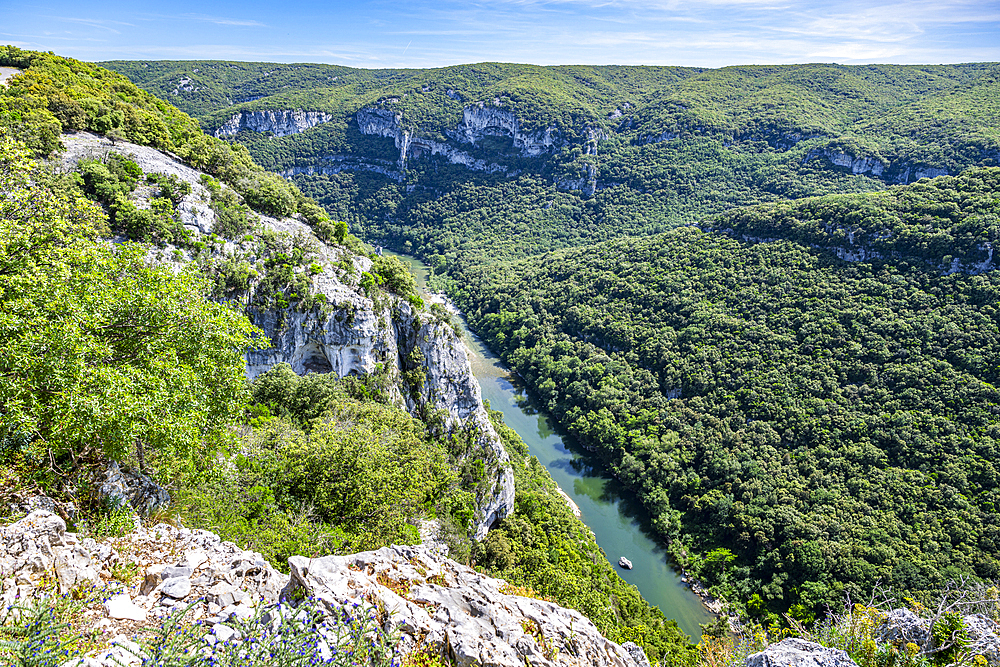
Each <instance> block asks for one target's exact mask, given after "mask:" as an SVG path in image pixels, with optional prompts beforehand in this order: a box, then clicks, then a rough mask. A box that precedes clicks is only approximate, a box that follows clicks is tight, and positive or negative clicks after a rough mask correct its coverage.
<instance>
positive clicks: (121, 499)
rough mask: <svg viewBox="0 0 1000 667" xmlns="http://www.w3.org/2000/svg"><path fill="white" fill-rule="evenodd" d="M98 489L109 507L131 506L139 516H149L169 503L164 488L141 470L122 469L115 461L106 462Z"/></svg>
mask: <svg viewBox="0 0 1000 667" xmlns="http://www.w3.org/2000/svg"><path fill="white" fill-rule="evenodd" d="M98 491H99V493H100V496H101V498H102V499H103V501H104V502H105V503H106V504H107V505H108V506H109V507H131V508H132V510H133V511H135V512H136V513H137V514H139V515H140V516H149V515H150V514H152V513H153V512H155V511H157V510H159V509H163V508H165V507H167V505H169V504H170V494H169V493H168V492H167V490H166V489H164V488H163V487H162V486H160V485H159V484H157V483H156V482H154V481H153V480H152V479H150V478H149V477H147V476H146V475H143V474H142V473H141V472H138V471H136V470H131V469H129V468H126V469H124V470H123V469H122V468H121V466H119V465H118V463H117V462H116V461H112V462H111V463H109V464H108V467H107V469H106V470H105V472H104V482H103V483H102V484H101V486H100V488H99V489H98Z"/></svg>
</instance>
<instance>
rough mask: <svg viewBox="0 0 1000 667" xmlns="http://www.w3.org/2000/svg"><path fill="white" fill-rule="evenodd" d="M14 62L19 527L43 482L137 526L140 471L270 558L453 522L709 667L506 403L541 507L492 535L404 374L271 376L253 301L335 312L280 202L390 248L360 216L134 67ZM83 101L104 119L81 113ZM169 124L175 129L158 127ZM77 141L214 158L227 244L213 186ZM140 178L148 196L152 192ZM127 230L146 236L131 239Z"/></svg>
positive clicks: (528, 498)
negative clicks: (170, 100) (542, 458)
mask: <svg viewBox="0 0 1000 667" xmlns="http://www.w3.org/2000/svg"><path fill="white" fill-rule="evenodd" d="M0 62H2V63H3V64H4V65H10V66H16V67H19V68H22V69H23V70H24V71H23V72H22V73H21V74H19V75H18V76H17V77H15V78H14V79H13V80H12V82H11V85H10V86H8V87H0V103H2V104H3V105H4V106H3V108H4V109H6V110H7V111H8V113H7V115H0V195H2V196H0V333H2V334H3V335H2V338H3V343H2V344H0V378H2V379H3V382H0V516H4V517H8V518H9V514H8V513H9V509H8V503H9V502H10V501H11V500H12V499H14V498H16V497H18V496H19V495H21V494H25V493H36V492H43V493H46V494H49V495H51V496H52V497H55V498H57V499H61V500H71V501H73V502H75V503H77V504H78V505H79V507H80V510H81V514H80V515H79V516H78V517H77V519H76V520H77V521H78V522H80V523H81V525H82V523H84V522H86V523H93V524H101V523H102V522H103V523H105V524H107V523H113V522H116V521H117V522H119V523H122V520H121V519H120V518H117V517H116V516H112V515H109V514H108V513H109V512H112V511H113V510H112V509H110V508H108V507H106V506H104V505H102V504H101V503H100V502H99V500H98V494H97V491H96V489H97V487H98V484H97V482H96V480H97V479H98V478H99V476H100V474H101V470H102V469H103V467H104V465H105V464H106V462H107V461H108V460H116V461H121V462H123V463H126V464H128V465H132V466H135V467H136V468H139V469H142V470H145V471H146V472H148V473H149V474H151V475H154V476H155V478H156V479H157V480H158V481H159V482H160V483H162V484H165V485H168V486H169V487H170V488H171V491H172V495H173V498H174V506H173V509H172V512H173V513H175V514H176V515H177V516H178V517H180V519H181V520H182V521H184V523H185V524H186V525H189V526H192V527H205V528H210V529H212V530H215V531H217V532H219V533H220V534H221V535H222V536H223V537H224V538H225V539H231V540H233V541H235V542H237V543H239V544H240V545H242V546H244V547H250V548H253V549H255V550H259V551H260V552H262V553H263V554H264V555H265V556H266V557H267V558H268V559H269V560H270V561H271V562H272V563H273V564H275V565H276V566H277V567H279V568H283V567H285V559H287V557H288V556H290V555H293V554H305V555H322V554H326V553H349V552H354V551H358V550H364V549H374V548H378V547H381V546H384V545H387V544H391V543H415V542H418V541H419V540H420V537H419V535H418V533H417V529H416V527H415V526H416V525H417V523H418V522H419V521H420V520H423V519H427V518H436V519H437V520H438V521H439V522H441V524H442V535H443V537H444V538H445V539H446V540H447V542H448V543H449V545H450V547H451V549H452V556H453V557H454V558H456V559H459V560H462V561H464V562H466V563H470V564H478V565H479V567H481V568H483V569H484V570H485V571H486V572H489V573H491V574H494V575H497V576H504V577H505V578H506V579H507V580H508V581H509V582H511V584H513V585H516V586H522V587H525V588H524V590H523V592H524V593H526V594H531V595H544V596H546V597H548V598H550V599H552V600H554V601H556V602H559V603H561V604H564V605H567V606H571V607H574V608H577V609H580V610H581V611H582V612H583V613H585V614H586V615H588V616H589V617H590V618H591V619H592V620H593V621H594V623H595V624H596V625H597V626H598V627H599V628H600V629H601V631H602V632H603V633H604V634H606V635H607V636H609V637H611V638H613V639H617V640H619V641H624V640H626V639H631V640H634V641H637V642H639V643H640V644H642V645H643V646H644V647H645V649H646V650H647V652H648V654H649V655H650V656H651V657H653V658H654V659H663V660H666V661H669V662H671V663H673V664H677V665H686V664H691V663H692V662H693V660H694V659H695V658H696V653H695V652H694V650H693V646H692V645H691V644H690V642H689V640H688V638H687V637H685V635H684V634H683V633H682V632H681V631H680V629H679V628H678V627H677V625H676V623H674V622H673V621H670V620H667V619H665V618H664V617H663V615H662V614H661V613H660V612H659V610H657V609H655V608H653V607H650V605H649V604H648V603H647V602H646V601H645V600H643V599H642V597H641V595H640V594H639V592H638V591H637V590H636V589H635V587H633V586H631V585H629V584H626V583H625V582H624V581H623V580H622V579H621V578H620V577H618V575H617V573H616V572H615V571H614V568H613V567H612V566H611V565H610V563H609V562H608V561H607V558H606V557H605V556H604V554H603V553H602V552H601V550H600V548H599V547H598V545H597V544H596V542H595V540H594V537H593V534H592V533H591V532H590V531H589V530H588V529H587V528H586V526H584V525H583V524H582V523H581V522H580V520H579V519H577V518H576V517H574V516H573V515H572V513H571V512H570V511H569V509H568V508H567V507H566V505H565V504H564V502H563V500H562V499H561V498H560V497H559V496H558V495H557V494H556V492H555V484H554V482H553V481H552V479H551V478H550V477H549V476H548V473H547V472H546V471H545V470H544V468H542V467H541V466H540V464H539V463H538V461H537V460H535V459H532V458H529V457H527V451H526V448H525V446H524V444H523V443H522V442H521V441H520V439H519V438H518V436H517V434H516V433H514V432H513V431H512V430H511V429H509V428H507V427H505V426H504V425H503V424H502V421H501V418H500V415H499V414H498V413H493V414H492V415H491V417H492V418H493V419H494V421H495V424H496V426H497V429H498V431H499V432H500V433H501V434H502V435H503V439H504V444H505V446H506V447H507V448H508V449H509V450H510V451H511V452H512V453H516V454H517V455H518V456H515V457H514V458H515V462H514V463H515V473H516V478H517V484H516V495H515V498H516V505H517V507H516V509H515V511H514V513H513V514H511V515H510V516H509V517H508V518H507V519H506V520H505V521H504V522H502V524H501V528H500V529H499V532H496V534H495V535H494V536H493V537H491V538H490V539H489V540H487V541H486V542H484V543H483V544H473V543H471V542H470V540H469V538H468V523H469V520H470V519H471V516H472V509H471V508H472V504H473V503H474V496H473V495H472V494H471V492H470V489H469V483H468V480H466V479H465V478H464V470H463V469H462V468H461V466H459V465H458V464H457V462H456V459H455V457H454V455H453V453H452V449H453V448H454V447H455V446H456V443H455V439H454V438H452V437H450V436H449V435H448V434H445V433H442V432H441V430H440V429H438V428H430V427H428V425H427V424H425V423H424V422H423V421H421V420H420V419H417V418H414V417H412V416H411V415H409V414H407V413H406V412H404V411H402V410H401V409H399V408H398V407H395V406H393V405H392V401H391V400H390V399H389V387H388V386H387V384H386V383H387V382H388V380H387V376H386V375H385V374H384V373H383V374H378V373H377V374H374V375H371V376H365V377H350V378H345V379H342V380H341V379H337V378H335V377H332V376H328V375H316V374H312V375H308V376H305V377H302V378H300V377H298V376H296V375H295V374H294V373H293V372H292V371H291V370H290V368H289V367H287V366H278V367H276V368H274V369H272V370H271V371H270V372H269V373H266V374H264V375H263V376H261V377H260V378H258V379H257V380H256V381H255V382H254V383H252V384H250V383H247V381H246V375H245V368H246V367H245V363H246V362H245V358H244V352H245V351H246V349H247V348H248V347H256V346H260V345H267V344H268V342H267V341H266V339H262V338H261V336H260V334H261V332H260V331H259V330H257V329H256V328H255V327H253V326H251V324H250V322H249V321H248V319H247V317H246V311H245V308H251V309H258V310H262V309H268V308H277V309H288V308H298V309H300V310H310V309H317V310H319V311H321V312H327V313H328V314H329V311H328V310H324V309H331V308H333V307H334V306H333V305H332V304H326V303H323V302H322V301H320V300H317V299H315V298H314V297H313V296H312V295H311V294H310V287H309V276H310V275H311V273H310V272H311V271H312V270H313V267H316V266H318V265H315V264H312V262H314V261H315V260H317V259H319V255H317V250H316V248H315V247H313V246H312V244H310V243H308V242H305V241H303V240H302V239H298V238H296V239H287V238H283V237H282V236H281V235H278V234H276V233H275V232H274V231H273V230H267V229H266V228H265V227H263V226H262V224H261V221H260V219H259V216H258V213H257V212H259V213H263V214H269V215H289V214H296V215H298V216H299V217H300V218H301V219H303V220H304V221H306V222H308V223H310V224H312V226H313V229H314V231H315V232H316V233H317V235H318V236H320V237H321V238H326V239H327V240H328V242H330V243H332V244H341V245H345V246H347V249H350V250H353V251H354V252H358V253H370V249H368V248H365V247H364V246H363V245H362V244H361V243H360V242H359V241H358V239H357V238H355V237H353V236H352V235H350V234H348V233H347V228H346V226H345V225H343V224H342V223H339V224H338V223H334V222H333V221H332V220H331V219H330V217H329V216H328V215H327V214H326V213H324V212H323V211H322V210H321V209H320V208H319V207H318V206H317V205H316V203H315V202H314V201H312V200H310V199H309V198H308V197H306V196H305V195H303V194H302V193H301V192H300V191H299V190H298V189H297V188H295V187H294V186H292V185H290V184H288V183H286V182H285V181H283V180H281V179H280V178H277V177H276V176H274V175H273V174H269V173H267V172H264V171H263V170H262V169H261V168H260V167H259V166H257V164H256V163H254V162H253V160H252V159H251V158H250V157H249V155H248V154H247V153H246V152H245V151H244V150H242V148H241V147H240V146H238V145H236V146H230V145H228V144H226V143H224V142H222V141H220V140H217V139H213V138H211V137H206V136H205V135H203V134H201V133H200V130H199V129H198V127H197V125H196V124H194V122H193V121H192V120H191V119H190V118H189V117H187V116H186V115H185V114H183V113H182V112H180V111H178V110H177V109H175V108H173V107H171V106H169V105H167V104H164V103H162V102H160V101H159V100H156V99H155V98H153V97H151V96H149V95H147V94H146V93H144V92H142V91H139V90H138V89H136V88H135V87H134V86H133V85H132V84H131V83H129V82H128V81H126V80H125V79H124V78H123V77H121V76H120V75H116V74H114V73H112V72H108V71H106V70H103V69H101V68H100V67H96V66H94V65H90V64H87V63H80V62H78V61H73V60H68V59H63V58H59V57H58V56H53V55H51V54H39V53H32V52H25V51H20V50H18V49H15V48H13V47H5V49H4V50H3V51H2V53H0ZM63 97H65V98H66V99H63ZM66 100H70V101H66ZM59 105H64V106H66V107H67V108H73V109H76V108H77V106H74V105H78V107H79V109H82V110H83V111H82V112H81V113H79V114H75V115H74V114H71V115H70V116H69V117H70V118H71V119H72V120H71V121H65V122H64V119H62V118H61V117H60V116H59V115H58V114H57V110H58V109H59V108H61V107H60V106H59ZM26 110H27V111H30V113H27V112H26ZM98 112H100V113H98ZM140 112H143V113H140ZM144 114H145V115H144ZM105 116H107V119H105V120H101V119H102V118H104V117H105ZM133 118H135V119H139V120H138V121H137V122H138V124H137V125H135V124H132V121H131V120H130V119H133ZM161 125H162V127H166V128H174V129H173V130H170V131H167V132H166V133H165V134H164V133H159V134H158V133H156V132H153V131H151V130H150V131H147V130H146V129H143V128H147V129H148V128H150V127H152V128H159V127H161ZM63 130H67V131H72V130H88V131H93V132H98V133H102V134H105V135H106V136H108V137H112V138H114V140H115V141H116V142H120V141H123V140H128V141H131V142H135V143H139V144H147V145H152V146H154V147H157V148H161V149H169V150H171V151H173V152H174V153H176V154H178V155H181V156H183V157H184V158H185V159H186V160H187V161H188V162H189V163H190V164H192V165H194V166H201V167H203V168H205V167H206V164H207V166H208V167H213V169H211V170H210V171H211V172H212V173H213V174H214V175H215V176H216V178H213V177H212V176H209V175H207V174H206V175H204V176H203V177H202V184H203V185H205V186H206V188H207V189H208V191H209V194H210V199H207V200H206V203H207V204H208V205H209V206H210V207H211V208H212V209H213V210H214V212H215V214H216V221H217V222H216V229H215V230H214V232H217V233H213V234H211V235H209V236H199V235H197V234H196V233H192V232H191V230H190V229H186V228H185V227H184V226H183V225H181V224H180V218H179V216H178V213H177V205H178V202H179V201H180V200H181V199H182V198H183V197H184V196H185V195H186V194H189V193H190V192H191V186H190V184H188V183H186V182H183V181H181V180H179V179H177V178H176V177H168V176H166V175H163V174H145V173H143V171H142V169H141V168H140V167H139V165H138V164H137V163H136V162H135V161H134V160H133V159H131V158H130V157H129V156H128V155H127V148H126V147H122V151H123V152H115V151H114V150H112V151H110V152H108V153H107V155H105V156H104V157H102V158H95V159H88V160H82V161H81V162H80V163H79V164H78V165H77V167H76V168H75V169H74V170H73V171H70V172H68V173H67V172H62V171H60V170H55V169H53V168H52V167H51V166H50V165H48V164H46V163H45V162H42V161H37V160H34V159H32V156H43V157H44V156H47V155H48V154H49V152H50V151H52V150H54V149H57V147H58V142H59V137H60V133H61V131H63ZM205 156H208V158H206V157H205ZM209 158H211V159H209ZM206 160H207V163H206ZM222 183H228V184H229V185H230V186H232V187H231V188H225V187H223V185H222ZM140 186H141V187H142V188H143V189H145V190H146V191H147V192H148V193H149V207H148V208H145V207H139V206H137V205H136V203H135V201H134V200H133V195H134V193H135V192H136V190H137V188H139V187H140ZM112 234H115V235H121V236H123V237H125V238H127V239H129V240H128V241H124V242H121V243H117V244H111V243H108V239H109V237H110V236H111V235H112ZM118 240H119V241H122V240H123V239H122V238H118ZM224 248H228V250H225V251H224ZM151 250H152V253H151ZM154 256H160V257H161V258H162V257H169V258H170V259H171V260H172V262H171V263H167V264H163V265H158V264H156V263H155V262H152V263H151V262H150V258H151V257H154ZM184 257H190V258H191V261H184V260H183V258H184ZM371 259H373V260H374V264H373V267H372V269H371V271H372V275H371V276H369V278H371V279H372V280H371V284H370V285H368V286H367V287H366V288H365V289H366V290H368V292H367V293H369V294H371V295H373V296H374V298H376V299H387V298H397V297H398V298H409V299H410V302H411V304H413V305H414V306H415V307H420V303H419V299H417V298H416V297H415V294H413V293H412V290H413V277H412V276H411V275H409V274H407V273H406V272H405V269H404V268H403V267H402V265H401V264H399V262H398V261H394V260H392V259H390V258H381V257H376V256H374V255H371ZM258 271H260V273H258ZM251 279H253V282H254V285H255V287H254V289H253V290H252V298H249V299H247V301H246V304H245V305H244V302H243V299H242V297H247V296H250V295H251V290H250V288H249V284H250V281H251ZM378 285H382V290H385V291H391V292H392V293H394V294H395V295H396V297H389V296H388V295H386V294H380V292H381V290H379V287H378ZM233 297H241V298H239V299H234V298H233ZM129 522H130V519H126V520H124V523H129ZM116 525H118V524H116ZM123 525H124V524H123ZM525 526H530V528H531V529H530V530H525Z"/></svg>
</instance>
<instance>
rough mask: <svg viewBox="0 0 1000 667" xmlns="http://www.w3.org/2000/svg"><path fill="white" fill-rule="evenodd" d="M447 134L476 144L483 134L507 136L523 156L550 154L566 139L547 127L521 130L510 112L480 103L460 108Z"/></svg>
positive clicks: (487, 135) (484, 136)
mask: <svg viewBox="0 0 1000 667" xmlns="http://www.w3.org/2000/svg"><path fill="white" fill-rule="evenodd" d="M447 135H448V136H449V137H451V138H452V139H455V140H456V141H460V142H462V143H467V144H472V145H473V146H478V145H479V143H480V142H481V141H482V140H483V139H484V138H486V137H509V138H510V139H511V141H512V142H513V147H514V148H515V149H517V150H518V151H520V153H521V155H523V156H525V157H537V156H539V155H542V154H544V153H551V152H552V150H553V149H554V148H558V147H560V146H564V145H565V144H566V142H565V141H564V140H563V139H562V138H561V137H560V135H559V131H558V130H556V129H555V128H553V127H547V128H545V129H542V130H538V131H536V132H525V131H523V130H522V129H521V125H520V123H519V122H518V120H517V116H516V115H514V112H513V111H508V110H506V109H500V108H498V107H495V106H489V105H486V104H484V103H482V102H480V103H479V104H473V105H470V106H467V107H465V108H464V109H463V110H462V122H461V123H459V125H458V127H456V128H455V129H453V130H449V131H447Z"/></svg>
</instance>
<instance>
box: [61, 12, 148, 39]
mask: <svg viewBox="0 0 1000 667" xmlns="http://www.w3.org/2000/svg"><path fill="white" fill-rule="evenodd" d="M45 18H47V19H51V20H53V21H65V22H67V23H77V24H80V25H85V26H88V27H90V28H98V29H100V30H107V31H108V32H110V33H111V34H113V35H120V34H122V33H121V31H120V30H115V29H114V28H112V27H111V26H112V25H118V26H125V27H129V28H134V27H135V25H134V24H132V23H125V22H124V21H112V20H109V19H91V18H78V17H75V16H46V17H45Z"/></svg>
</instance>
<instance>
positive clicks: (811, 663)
mask: <svg viewBox="0 0 1000 667" xmlns="http://www.w3.org/2000/svg"><path fill="white" fill-rule="evenodd" d="M744 664H745V667H857V663H855V662H854V661H853V660H851V658H850V656H849V655H847V653H846V652H845V651H841V650H840V649H835V648H826V647H825V646H821V645H819V644H817V643H815V642H809V641H806V640H804V639H798V638H789V639H783V640H781V641H780V642H778V643H777V644H771V645H770V646H768V647H767V648H766V649H764V650H763V651H761V652H760V653H754V654H753V655H750V656H747V659H746V661H745V663H744Z"/></svg>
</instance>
